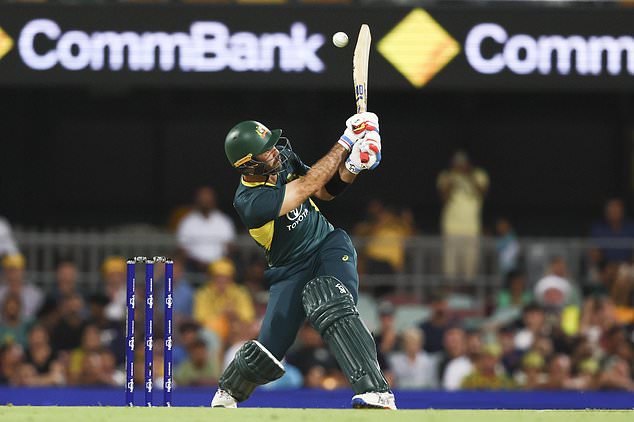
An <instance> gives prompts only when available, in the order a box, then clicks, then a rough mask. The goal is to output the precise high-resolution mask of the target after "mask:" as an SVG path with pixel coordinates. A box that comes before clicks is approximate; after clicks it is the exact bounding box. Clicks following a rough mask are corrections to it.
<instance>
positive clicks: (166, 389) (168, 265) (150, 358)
mask: <svg viewBox="0 0 634 422" xmlns="http://www.w3.org/2000/svg"><path fill="white" fill-rule="evenodd" d="M143 263H144V264H145V384H144V386H145V405H146V406H148V407H151V406H152V405H153V398H152V396H153V394H152V385H153V381H154V379H153V373H154V371H153V365H154V351H153V346H154V337H153V335H154V333H153V324H154V264H155V263H160V264H162V263H164V264H165V315H164V322H165V332H164V335H163V336H164V341H165V343H164V348H163V353H164V355H163V365H164V368H163V405H164V406H168V407H170V406H171V405H172V386H173V383H172V360H173V359H172V329H173V327H172V305H173V297H172V295H173V288H174V286H173V278H174V261H173V260H171V259H169V258H165V257H163V256H155V257H154V258H146V257H144V256H137V257H134V258H130V259H128V261H127V315H126V327H127V328H126V329H127V331H126V388H125V392H126V396H125V400H126V405H127V406H134V346H135V345H134V342H135V338H134V312H135V291H136V288H135V284H136V264H143Z"/></svg>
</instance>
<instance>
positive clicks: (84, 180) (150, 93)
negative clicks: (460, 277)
mask: <svg viewBox="0 0 634 422" xmlns="http://www.w3.org/2000/svg"><path fill="white" fill-rule="evenodd" d="M109 91H112V89H109ZM0 98H2V101H0V122H1V123H0V139H1V140H2V142H1V148H0V214H2V215H5V216H7V217H8V218H9V219H10V220H11V221H13V222H14V223H17V224H22V225H36V226H49V225H64V226H75V225H79V226H89V227H95V226H97V227H104V226H110V225H115V224H120V223H125V222H149V223H154V224H165V223H166V221H167V219H168V215H169V213H170V211H171V210H172V209H173V208H174V207H176V206H178V205H181V204H185V203H188V202H189V201H190V199H191V197H192V192H193V190H194V189H195V187H196V186H198V185H202V184H211V185H213V186H215V187H216V189H217V190H218V193H219V198H220V203H221V206H222V207H223V208H224V209H226V210H229V211H230V212H231V215H232V216H234V217H235V214H234V213H233V212H232V211H231V209H230V207H231V200H232V196H233V192H234V189H235V186H236V183H237V180H238V178H237V175H236V174H235V173H234V172H233V171H232V169H231V168H230V167H229V165H228V163H227V162H226V158H225V156H224V149H223V141H224V136H225V134H226V132H227V131H228V129H229V128H230V127H231V126H232V125H233V124H234V123H236V122H238V121H240V120H245V119H257V120H260V121H262V122H263V123H265V124H266V125H268V126H269V127H271V128H277V127H281V128H283V129H284V133H285V135H287V136H288V137H289V138H290V139H291V141H292V143H293V147H294V149H295V150H296V151H297V152H298V153H299V154H300V155H301V157H302V158H303V159H304V161H306V162H307V163H311V164H312V163H313V162H314V161H316V160H317V159H318V158H319V157H320V156H321V155H322V154H323V153H325V152H326V151H327V149H328V148H329V147H330V145H332V143H333V142H334V141H335V140H336V139H337V138H338V136H339V134H340V133H341V131H342V129H343V126H344V122H345V119H346V118H347V117H348V116H349V115H350V114H351V113H352V111H353V98H352V94H351V93H350V92H348V91H345V92H344V91H330V92H324V91H320V92H316V91H294V92H291V91H285V92H281V91H269V90H262V91H253V90H249V91H233V90H232V91H222V90H214V91H210V90H207V91H205V90H161V89H154V90H143V91H121V92H115V93H112V92H110V93H108V94H106V93H105V91H104V92H99V91H94V90H93V91H88V90H86V89H79V88H66V89H25V88H22V89H17V88H3V89H1V90H0ZM370 106H371V107H370V108H371V109H372V110H373V111H376V112H377V113H378V114H379V116H380V117H381V132H382V136H383V143H384V159H383V162H382V164H381V167H379V169H378V170H377V171H376V172H373V173H371V174H367V175H364V176H363V177H362V178H360V179H359V181H358V183H357V186H354V188H353V189H351V190H350V191H349V192H347V194H346V195H345V196H344V197H342V198H340V199H339V200H338V201H336V202H334V203H331V204H327V205H323V207H322V209H323V210H324V212H325V213H326V214H327V215H328V216H330V217H331V220H332V221H333V222H334V223H335V224H337V225H342V226H344V227H349V226H351V225H352V224H354V222H355V221H356V220H358V218H359V217H358V216H359V215H360V214H362V213H363V210H364V206H365V204H366V203H367V201H368V200H369V199H371V198H375V197H376V198H380V199H383V200H384V201H386V202H387V203H389V204H393V205H395V206H397V207H410V208H412V209H413V211H414V212H415V216H416V220H417V222H418V224H419V226H420V227H421V228H422V230H423V232H426V233H435V232H437V230H438V215H439V212H440V204H439V201H438V196H437V193H436V188H435V181H436V175H437V174H438V172H439V171H440V170H442V169H443V168H444V167H445V166H447V164H448V162H449V158H450V156H451V154H452V152H453V151H454V150H455V149H456V148H459V147H464V148H465V149H466V150H467V151H468V152H469V154H470V155H471V157H472V158H473V161H474V162H475V163H476V165H479V166H482V167H483V168H485V169H486V170H487V171H488V172H489V175H490V178H491V190H490V192H489V195H488V198H487V200H486V205H485V219H486V221H487V222H492V221H493V219H494V218H496V217H497V216H500V215H506V216H509V217H510V218H511V219H512V220H513V221H514V222H515V223H516V225H517V226H518V229H519V231H520V233H521V234H534V235H583V234H585V233H586V231H587V229H588V225H589V224H590V222H591V221H592V220H593V219H595V218H596V217H598V216H600V214H601V207H602V202H603V200H604V199H605V198H607V197H609V196H611V195H619V196H624V197H626V199H628V200H629V197H630V195H631V178H632V176H631V172H630V170H631V146H632V144H633V143H634V139H632V132H633V128H632V124H633V122H634V118H633V116H634V96H633V95H631V94H601V95H599V94H548V95H546V94H539V93H522V94H487V93H477V94H475V93H474V94H470V93H460V94H458V93H440V92H436V93H420V92H419V93H404V92H398V93H389V92H376V93H371V97H370Z"/></svg>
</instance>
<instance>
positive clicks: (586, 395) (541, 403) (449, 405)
mask: <svg viewBox="0 0 634 422" xmlns="http://www.w3.org/2000/svg"><path fill="white" fill-rule="evenodd" d="M214 392H215V389H212V388H184V387H183V388H178V389H175V390H174V400H173V402H174V405H175V406H195V407H198V406H209V403H210V401H211V397H212V395H213V393H214ZM395 394H396V402H397V405H398V407H399V408H401V409H429V408H432V409H633V408H634V394H633V393H626V392H564V391H540V392H519V391H491V392H464V391H462V392H455V393H449V392H445V391H397V392H396V393H395ZM142 396H143V391H142V390H139V391H137V392H136V393H135V403H136V404H137V405H139V406H142V405H143V397H142ZM351 397H352V391H351V390H335V391H324V390H309V389H302V390H276V391H265V390H262V391H256V392H255V393H254V394H253V396H252V397H251V398H250V399H249V400H248V401H246V402H245V403H243V404H242V405H241V406H243V407H280V408H283V407H292V408H334V409H338V408H341V409H345V408H348V407H349V404H350V399H351ZM124 402H125V394H124V391H123V389H122V388H116V389H115V388H8V387H0V405H5V404H9V403H11V404H13V405H34V406H122V405H123V404H124ZM154 403H155V405H162V394H161V393H160V390H157V391H155V400H154Z"/></svg>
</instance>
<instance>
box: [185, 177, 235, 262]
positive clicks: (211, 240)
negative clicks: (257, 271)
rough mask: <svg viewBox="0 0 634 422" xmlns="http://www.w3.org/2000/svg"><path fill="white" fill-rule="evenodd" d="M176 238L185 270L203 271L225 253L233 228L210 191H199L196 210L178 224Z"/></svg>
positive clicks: (233, 232) (202, 189) (233, 231)
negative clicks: (184, 260)
mask: <svg viewBox="0 0 634 422" xmlns="http://www.w3.org/2000/svg"><path fill="white" fill-rule="evenodd" d="M176 236H177V240H178V246H179V248H180V249H181V253H182V255H183V257H184V258H185V259H186V267H187V270H188V271H195V272H205V271H206V269H207V267H208V266H209V264H211V263H212V262H214V261H218V260H219V259H220V258H222V257H223V256H225V255H226V254H227V247H228V244H229V243H230V242H232V241H233V240H234V238H235V226H234V224H233V221H231V219H230V218H229V217H228V216H227V215H226V214H225V213H223V212H222V211H220V210H219V209H218V206H217V204H216V192H215V191H214V190H213V188H211V187H207V186H204V187H201V188H199V189H198V191H197V192H196V203H195V207H194V209H193V210H192V211H191V212H189V213H188V214H187V215H186V216H185V217H184V218H183V219H182V220H181V221H180V223H179V225H178V228H177V230H176Z"/></svg>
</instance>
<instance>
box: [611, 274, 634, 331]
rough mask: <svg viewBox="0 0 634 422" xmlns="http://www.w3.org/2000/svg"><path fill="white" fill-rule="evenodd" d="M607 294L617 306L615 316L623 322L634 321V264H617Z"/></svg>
mask: <svg viewBox="0 0 634 422" xmlns="http://www.w3.org/2000/svg"><path fill="white" fill-rule="evenodd" d="M609 294H610V297H611V298H612V300H613V301H614V304H615V305H616V306H617V318H619V320H620V321H621V322H623V323H628V322H634V264H632V263H627V264H625V263H624V264H620V265H619V268H618V271H617V273H616V277H615V278H614V280H613V282H612V284H611V285H610V289H609Z"/></svg>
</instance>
